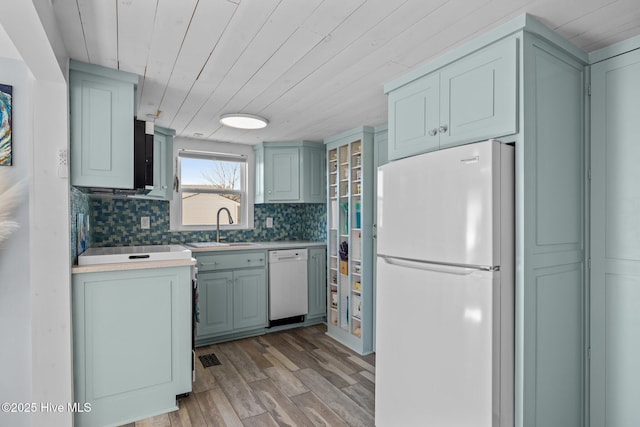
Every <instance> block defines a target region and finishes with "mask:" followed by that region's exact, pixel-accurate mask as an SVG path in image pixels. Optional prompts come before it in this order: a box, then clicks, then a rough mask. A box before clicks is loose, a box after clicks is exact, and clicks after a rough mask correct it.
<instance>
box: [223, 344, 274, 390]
mask: <svg viewBox="0 0 640 427" xmlns="http://www.w3.org/2000/svg"><path fill="white" fill-rule="evenodd" d="M220 351H221V352H222V354H224V355H225V356H226V358H227V359H228V360H230V361H231V363H233V366H235V368H236V370H237V371H238V372H239V373H240V375H242V377H243V378H244V379H245V381H246V382H248V383H250V382H253V381H259V380H264V379H266V378H267V376H266V375H265V374H264V372H262V369H260V368H259V367H258V365H256V364H255V362H254V361H253V359H252V358H251V356H249V355H248V354H247V353H246V352H245V351H244V348H243V347H241V346H239V345H238V344H236V342H235V341H234V342H229V343H226V344H223V345H220Z"/></svg>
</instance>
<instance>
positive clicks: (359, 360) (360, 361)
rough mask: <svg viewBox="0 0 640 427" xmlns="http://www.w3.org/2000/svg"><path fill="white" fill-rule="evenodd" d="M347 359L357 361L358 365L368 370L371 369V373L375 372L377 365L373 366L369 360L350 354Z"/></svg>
mask: <svg viewBox="0 0 640 427" xmlns="http://www.w3.org/2000/svg"><path fill="white" fill-rule="evenodd" d="M347 359H349V360H350V361H351V362H353V363H355V364H356V365H359V366H360V367H362V368H364V369H366V370H367V371H369V372H371V373H374V372H375V371H376V367H375V366H373V365H372V364H370V363H369V362H367V361H365V360H363V359H362V358H361V357H358V356H349V357H347Z"/></svg>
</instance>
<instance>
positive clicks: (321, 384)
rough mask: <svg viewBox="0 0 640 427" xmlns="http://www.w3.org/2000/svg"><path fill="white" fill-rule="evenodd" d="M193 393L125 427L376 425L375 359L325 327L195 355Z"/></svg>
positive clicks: (249, 340)
mask: <svg viewBox="0 0 640 427" xmlns="http://www.w3.org/2000/svg"><path fill="white" fill-rule="evenodd" d="M210 353H214V354H215V355H216V356H218V359H220V362H221V363H222V365H219V366H212V367H210V368H204V367H203V366H202V364H201V362H200V360H199V359H196V382H195V383H194V385H193V392H192V393H191V394H190V395H189V396H188V397H186V398H183V399H180V401H179V406H180V410H179V411H175V412H172V413H169V414H164V415H160V416H157V417H153V418H149V419H147V420H143V421H140V422H137V423H135V424H133V423H132V424H129V425H127V426H123V427H140V426H143V427H187V426H193V427H203V426H205V425H206V426H215V427H222V426H231V427H242V426H278V425H279V426H294V425H295V426H299V425H300V426H307V425H309V426H311V425H313V426H338V427H343V426H348V425H350V426H373V425H374V423H373V417H374V405H375V354H371V355H366V356H361V355H358V354H356V353H355V352H353V351H351V350H350V349H348V348H347V347H345V346H343V345H342V344H340V343H338V342H337V341H334V340H333V339H332V338H330V337H328V336H327V335H326V325H314V326H311V327H304V328H295V329H288V330H286V331H280V332H274V333H270V334H266V335H263V336H259V337H252V338H246V339H243V340H238V341H233V342H227V343H220V344H213V345H209V346H206V347H200V348H198V349H196V354H197V356H200V355H205V354H210Z"/></svg>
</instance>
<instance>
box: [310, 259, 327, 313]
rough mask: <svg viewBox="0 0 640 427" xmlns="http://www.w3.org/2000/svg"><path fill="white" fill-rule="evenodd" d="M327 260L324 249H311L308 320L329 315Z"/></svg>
mask: <svg viewBox="0 0 640 427" xmlns="http://www.w3.org/2000/svg"><path fill="white" fill-rule="evenodd" d="M326 268H327V260H326V255H325V249H324V248H309V262H308V267H307V272H308V275H309V279H308V283H309V313H308V314H307V318H313V317H323V316H325V315H326V313H327V286H326V283H327V282H326V279H325V278H326Z"/></svg>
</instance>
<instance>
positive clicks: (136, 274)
mask: <svg viewBox="0 0 640 427" xmlns="http://www.w3.org/2000/svg"><path fill="white" fill-rule="evenodd" d="M72 288H73V339H74V346H73V347H74V348H73V355H74V358H73V364H74V387H75V388H74V395H75V396H76V397H77V398H78V402H86V403H90V404H91V409H92V410H91V411H88V412H82V411H81V412H77V413H76V414H75V425H76V426H89V425H92V426H93V425H122V424H125V423H127V422H129V421H130V420H133V419H142V418H147V417H150V416H152V415H153V414H159V413H163V412H167V411H171V410H174V409H175V402H176V401H175V397H176V394H181V393H188V392H190V391H191V283H190V269H189V267H176V268H158V269H154V270H149V269H143V270H122V271H111V272H99V273H83V274H74V276H73V287H72Z"/></svg>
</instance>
